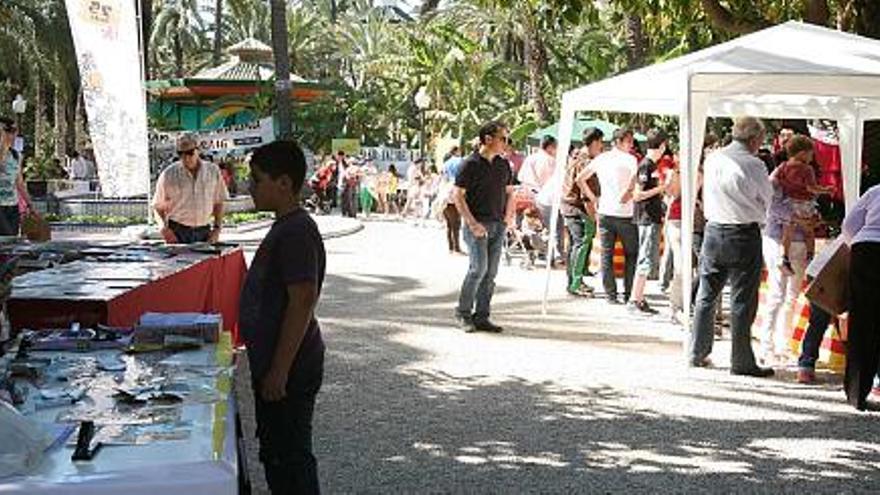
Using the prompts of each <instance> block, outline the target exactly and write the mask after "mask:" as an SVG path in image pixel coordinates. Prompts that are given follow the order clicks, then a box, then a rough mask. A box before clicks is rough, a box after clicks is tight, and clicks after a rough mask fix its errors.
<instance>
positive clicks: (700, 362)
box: [688, 357, 712, 368]
mask: <svg viewBox="0 0 880 495" xmlns="http://www.w3.org/2000/svg"><path fill="white" fill-rule="evenodd" d="M688 365H689V366H690V367H691V368H711V367H712V360H711V359H709V358H707V357H704V358H703V359H697V360H696V361H691V362H690V363H688Z"/></svg>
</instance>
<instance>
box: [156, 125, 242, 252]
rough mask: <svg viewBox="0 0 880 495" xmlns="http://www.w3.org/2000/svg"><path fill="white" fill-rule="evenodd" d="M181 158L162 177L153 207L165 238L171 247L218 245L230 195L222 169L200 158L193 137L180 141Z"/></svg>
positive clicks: (157, 186)
mask: <svg viewBox="0 0 880 495" xmlns="http://www.w3.org/2000/svg"><path fill="white" fill-rule="evenodd" d="M177 155H178V156H179V157H180V161H178V162H175V163H174V164H172V165H171V166H169V167H168V168H166V169H165V170H163V171H162V174H161V175H159V180H158V182H157V183H156V194H155V196H154V197H153V208H155V210H156V213H157V214H158V215H159V218H161V219H162V224H163V227H162V237H163V238H164V239H165V242H167V243H168V244H191V243H194V242H217V240H218V239H219V237H220V229H221V227H222V225H223V202H224V201H225V200H226V198H227V197H228V195H229V194H228V193H227V191H226V185H225V184H224V183H223V177H222V175H221V174H220V169H219V168H218V167H217V165H214V164H213V163H210V162H206V161H203V160H202V159H201V158H200V157H199V150H198V146H197V143H196V140H195V138H194V137H193V136H191V135H189V134H185V135H183V136H181V137H180V138H179V139H178V140H177ZM212 217H213V221H212V220H211V219H212Z"/></svg>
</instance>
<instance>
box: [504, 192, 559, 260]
mask: <svg viewBox="0 0 880 495" xmlns="http://www.w3.org/2000/svg"><path fill="white" fill-rule="evenodd" d="M515 194H516V196H515V200H514V202H515V206H516V215H517V222H516V225H517V227H516V228H514V229H513V230H511V231H510V232H509V233H508V235H507V243H506V245H505V247H504V259H505V261H506V262H507V264H508V265H510V264H512V262H513V258H519V257H521V258H522V266H523V268H527V269H530V268H532V267H534V266H535V260H537V259H538V258H540V257H542V256H543V257H545V258H546V256H547V247H548V242H549V236H550V231H549V230H548V229H547V226H546V225H544V220H543V219H542V217H541V212H540V211H539V210H538V208H536V207H535V202H534V195H533V194H531V191H527V190H524V189H520V190H518V191H517V192H516V193H515Z"/></svg>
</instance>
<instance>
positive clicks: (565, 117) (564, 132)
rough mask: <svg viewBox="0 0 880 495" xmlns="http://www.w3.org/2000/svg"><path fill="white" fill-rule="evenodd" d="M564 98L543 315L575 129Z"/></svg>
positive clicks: (558, 141)
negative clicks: (564, 178) (570, 147)
mask: <svg viewBox="0 0 880 495" xmlns="http://www.w3.org/2000/svg"><path fill="white" fill-rule="evenodd" d="M565 100H566V98H565V96H563V97H562V109H561V110H560V112H559V113H560V115H559V134H558V139H557V145H556V169H555V170H554V171H553V178H552V179H550V181H551V184H555V185H556V186H558V187H559V188H560V191H559V194H556V195H555V197H554V198H553V206H552V207H551V209H550V241H549V244H550V245H549V246H547V268H546V274H545V277H544V298H543V299H542V301H541V314H542V315H543V316H546V315H547V298H548V297H549V295H550V277H551V275H552V270H551V264H552V260H553V257H554V256H556V253H555V251H556V225H557V224H558V223H559V208H560V206H561V204H562V191H561V190H562V182H563V181H562V178H563V177H564V176H565V168H566V167H567V166H568V147H569V146H570V145H571V133H572V132H573V129H574V113H575V111H574V109H573V108H572V107H571V105H569V104H567V103H566V101H565Z"/></svg>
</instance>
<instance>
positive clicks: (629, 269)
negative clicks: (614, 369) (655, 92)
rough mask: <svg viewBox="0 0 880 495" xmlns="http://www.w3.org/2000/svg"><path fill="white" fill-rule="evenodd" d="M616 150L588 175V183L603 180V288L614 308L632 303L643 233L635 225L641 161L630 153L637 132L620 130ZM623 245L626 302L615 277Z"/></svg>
mask: <svg viewBox="0 0 880 495" xmlns="http://www.w3.org/2000/svg"><path fill="white" fill-rule="evenodd" d="M613 136H614V147H613V148H611V149H610V150H609V151H606V152H605V153H602V154H601V155H599V156H597V157H596V158H595V159H594V160H593V161H592V162H590V165H589V166H588V167H587V170H588V171H587V172H585V174H586V177H585V179H584V180H586V179H589V178H590V177H591V176H592V175H593V174H595V175H596V176H597V177H598V178H599V189H600V193H601V194H600V196H599V208H598V209H597V211H598V213H599V242H600V244H601V246H602V285H603V286H604V287H605V297H606V298H607V299H608V302H609V303H611V304H621V303H628V302H629V297H630V295H631V294H632V287H633V279H634V278H635V272H636V259H637V258H638V255H639V230H638V227H637V226H636V225H635V224H634V223H633V179H634V177H635V175H636V171H637V170H638V161H637V160H636V157H635V156H633V155H632V153H630V151H631V150H632V148H633V144H634V142H633V132H632V131H631V130H629V129H624V128H620V129H617V130H616V131H614V134H613ZM618 238H620V241H621V242H622V243H623V253H624V257H625V261H624V275H623V287H624V288H623V290H624V292H623V301H621V300H619V299H618V298H617V280H615V277H614V244H615V243H616V242H617V239H618Z"/></svg>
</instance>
